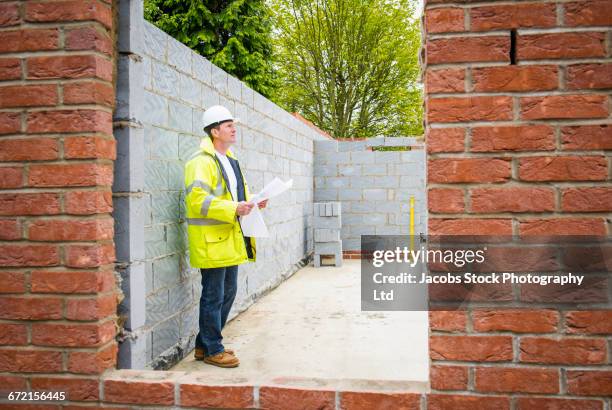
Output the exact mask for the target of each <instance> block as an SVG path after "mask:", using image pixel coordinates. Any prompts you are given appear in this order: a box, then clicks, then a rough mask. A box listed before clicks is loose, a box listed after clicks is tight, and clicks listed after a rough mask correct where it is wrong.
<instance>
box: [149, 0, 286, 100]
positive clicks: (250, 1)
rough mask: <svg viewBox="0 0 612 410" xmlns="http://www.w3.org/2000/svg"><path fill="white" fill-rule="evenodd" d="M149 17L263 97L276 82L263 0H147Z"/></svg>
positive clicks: (270, 93) (269, 93)
mask: <svg viewBox="0 0 612 410" xmlns="http://www.w3.org/2000/svg"><path fill="white" fill-rule="evenodd" d="M144 7H145V18H146V19H147V20H149V21H150V22H152V23H153V24H155V25H156V26H157V27H159V28H160V29H162V30H163V31H165V32H166V33H168V34H170V35H171V36H172V37H174V38H176V39H177V40H179V41H181V42H182V43H184V44H186V45H187V46H188V47H190V48H191V49H193V50H195V51H196V52H197V53H199V54H200V55H202V56H204V57H206V58H207V59H208V60H210V61H211V62H212V63H213V64H215V65H216V66H218V67H220V68H222V69H223V70H225V71H227V72H228V73H230V74H232V75H234V76H235V77H237V78H239V79H240V80H242V81H244V82H246V83H247V84H249V85H250V86H251V87H252V88H253V89H255V90H256V91H258V92H260V93H261V94H263V95H265V96H270V95H272V93H273V91H274V89H275V87H276V84H277V81H276V79H275V76H274V72H273V67H272V64H273V63H272V39H271V32H272V24H271V14H270V10H269V8H268V7H267V6H266V5H265V3H264V0H216V1H215V0H213V1H208V0H145V3H144Z"/></svg>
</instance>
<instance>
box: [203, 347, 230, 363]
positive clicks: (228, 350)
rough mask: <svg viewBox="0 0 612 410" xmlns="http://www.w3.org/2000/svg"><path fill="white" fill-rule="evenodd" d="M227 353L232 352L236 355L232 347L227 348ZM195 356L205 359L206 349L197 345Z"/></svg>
mask: <svg viewBox="0 0 612 410" xmlns="http://www.w3.org/2000/svg"><path fill="white" fill-rule="evenodd" d="M225 353H228V354H231V355H232V356H236V355H235V354H234V351H233V350H232V349H225ZM193 357H194V358H195V359H196V360H203V359H204V349H202V348H200V347H196V348H195V353H194V354H193Z"/></svg>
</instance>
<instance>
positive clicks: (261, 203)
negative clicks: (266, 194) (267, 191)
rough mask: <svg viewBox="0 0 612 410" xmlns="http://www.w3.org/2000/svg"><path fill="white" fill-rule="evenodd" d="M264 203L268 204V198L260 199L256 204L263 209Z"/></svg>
mask: <svg viewBox="0 0 612 410" xmlns="http://www.w3.org/2000/svg"><path fill="white" fill-rule="evenodd" d="M266 205H268V200H267V199H266V200H265V201H261V202H260V203H258V204H257V206H258V207H259V209H263V208H265V207H266Z"/></svg>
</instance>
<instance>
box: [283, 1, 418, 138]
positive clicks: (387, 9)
mask: <svg viewBox="0 0 612 410" xmlns="http://www.w3.org/2000/svg"><path fill="white" fill-rule="evenodd" d="M271 1H272V8H273V11H274V14H275V25H276V26H277V28H278V30H277V31H276V32H275V44H276V45H277V50H275V53H276V54H277V61H278V62H277V65H278V67H277V69H278V72H279V77H280V79H281V83H282V84H283V87H279V88H278V89H277V92H276V94H275V95H274V99H275V100H276V101H277V102H278V103H279V104H281V105H282V106H284V107H285V108H286V109H288V110H290V111H298V112H300V113H301V114H302V115H304V117H306V118H307V119H309V120H310V121H312V122H314V123H315V124H316V125H318V126H319V127H320V128H322V129H324V130H325V131H328V132H329V133H331V134H332V135H334V136H335V137H337V138H344V137H371V136H375V135H387V136H406V135H421V134H422V133H423V126H422V116H423V112H422V111H423V108H422V90H421V87H420V85H419V83H418V78H419V61H418V53H419V49H420V39H421V35H420V29H419V21H418V20H417V19H415V18H414V17H413V16H414V12H415V8H416V5H417V1H416V0H271Z"/></svg>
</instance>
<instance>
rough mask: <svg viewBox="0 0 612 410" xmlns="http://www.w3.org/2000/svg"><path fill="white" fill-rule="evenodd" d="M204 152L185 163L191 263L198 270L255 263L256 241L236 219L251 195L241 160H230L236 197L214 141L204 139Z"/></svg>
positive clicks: (232, 158)
mask: <svg viewBox="0 0 612 410" xmlns="http://www.w3.org/2000/svg"><path fill="white" fill-rule="evenodd" d="M201 148H202V150H201V152H200V153H199V155H197V156H196V157H195V158H193V159H192V160H190V161H188V162H187V164H185V205H186V206H185V208H186V217H187V224H188V228H187V232H188V236H189V261H190V263H191V266H192V267H194V268H218V267H223V266H232V265H239V264H241V263H245V262H248V261H252V262H254V261H255V238H251V237H245V236H244V235H243V234H242V229H241V227H240V222H239V221H238V217H237V216H236V207H237V206H238V202H239V201H248V200H249V198H250V193H249V189H248V186H247V184H246V181H245V179H244V176H243V175H242V172H241V171H240V167H239V165H238V161H237V160H236V158H235V157H234V155H233V154H232V152H231V151H230V150H228V151H227V153H226V155H227V157H228V159H229V160H230V163H231V165H232V168H233V169H234V173H235V174H236V180H237V182H238V186H237V191H238V198H232V194H231V192H230V189H229V186H228V182H227V181H228V180H227V176H226V175H225V171H224V170H223V167H222V166H221V164H220V163H219V160H218V159H217V157H216V156H215V149H214V146H213V144H212V141H211V140H210V138H208V137H204V139H203V142H202V145H201Z"/></svg>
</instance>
